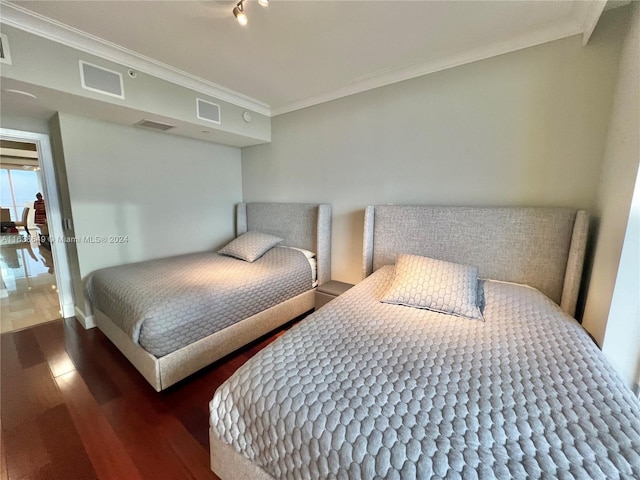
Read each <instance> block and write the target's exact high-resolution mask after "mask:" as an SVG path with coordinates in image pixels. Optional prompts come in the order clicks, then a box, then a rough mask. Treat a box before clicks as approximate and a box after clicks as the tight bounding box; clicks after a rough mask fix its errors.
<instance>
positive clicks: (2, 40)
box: [0, 33, 11, 65]
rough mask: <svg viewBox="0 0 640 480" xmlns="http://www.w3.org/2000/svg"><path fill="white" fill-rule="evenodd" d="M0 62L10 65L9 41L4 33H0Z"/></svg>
mask: <svg viewBox="0 0 640 480" xmlns="http://www.w3.org/2000/svg"><path fill="white" fill-rule="evenodd" d="M0 62H1V63H8V64H9V65H11V52H10V51H9V39H8V38H7V36H6V35H5V34H4V33H0Z"/></svg>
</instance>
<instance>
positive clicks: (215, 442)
mask: <svg viewBox="0 0 640 480" xmlns="http://www.w3.org/2000/svg"><path fill="white" fill-rule="evenodd" d="M209 452H210V456H211V470H213V471H214V472H215V473H216V475H218V476H219V477H220V478H233V479H234V480H275V479H274V478H273V477H272V476H271V475H269V474H268V473H267V472H265V471H264V470H263V469H262V468H260V467H259V466H258V465H256V464H254V463H252V462H251V461H250V460H249V459H248V458H246V457H244V456H243V455H241V454H240V453H238V452H236V451H235V450H234V449H233V447H232V446H231V445H229V444H228V443H227V442H225V441H224V440H220V438H218V436H217V435H216V434H215V433H214V431H213V429H212V428H209Z"/></svg>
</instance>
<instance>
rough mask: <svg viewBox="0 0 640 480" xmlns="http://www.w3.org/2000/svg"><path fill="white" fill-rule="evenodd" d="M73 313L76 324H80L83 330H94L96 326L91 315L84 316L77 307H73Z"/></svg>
mask: <svg viewBox="0 0 640 480" xmlns="http://www.w3.org/2000/svg"><path fill="white" fill-rule="evenodd" d="M75 312H76V318H77V319H78V322H80V325H82V326H83V327H84V328H85V330H89V329H90V328H94V327H95V326H96V322H95V320H94V318H93V315H85V314H84V312H83V311H82V310H80V309H79V308H78V307H75Z"/></svg>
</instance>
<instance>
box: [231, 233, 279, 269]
mask: <svg viewBox="0 0 640 480" xmlns="http://www.w3.org/2000/svg"><path fill="white" fill-rule="evenodd" d="M281 241H282V239H281V238H280V237H276V236H275V235H269V234H268V233H262V232H255V231H252V232H247V233H244V234H242V235H240V236H239V237H238V238H236V239H235V240H232V241H230V242H229V243H228V244H227V245H225V246H224V247H223V248H222V249H221V250H218V253H220V254H221V255H228V256H230V257H235V258H239V259H240V260H245V261H247V262H255V261H256V260H257V259H259V258H260V257H261V256H262V255H264V254H265V253H267V252H268V251H269V250H271V249H272V248H273V247H275V246H276V245H277V244H278V243H280V242H281Z"/></svg>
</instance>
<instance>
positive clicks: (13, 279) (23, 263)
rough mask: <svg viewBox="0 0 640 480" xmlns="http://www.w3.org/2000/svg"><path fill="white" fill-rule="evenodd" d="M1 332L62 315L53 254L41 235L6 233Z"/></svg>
mask: <svg viewBox="0 0 640 480" xmlns="http://www.w3.org/2000/svg"><path fill="white" fill-rule="evenodd" d="M0 240H1V244H0V269H1V273H2V277H1V280H2V285H1V287H2V290H1V291H0V297H1V298H2V300H1V314H2V316H1V317H0V331H1V332H9V331H14V330H20V329H22V328H27V327H30V326H33V325H36V324H39V323H43V322H48V321H50V320H55V319H57V318H60V317H61V316H62V314H61V312H60V304H59V301H58V290H57V286H56V278H55V275H54V266H53V256H52V255H51V250H49V248H47V246H46V245H41V244H40V242H39V239H38V238H33V239H31V241H29V239H28V237H26V236H16V235H12V236H7V235H5V234H3V235H2V238H1V239H0Z"/></svg>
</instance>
